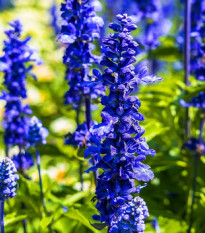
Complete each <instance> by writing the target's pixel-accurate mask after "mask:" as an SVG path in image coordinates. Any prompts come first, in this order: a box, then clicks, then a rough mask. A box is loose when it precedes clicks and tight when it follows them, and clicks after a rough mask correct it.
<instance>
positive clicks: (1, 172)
mask: <svg viewBox="0 0 205 233" xmlns="http://www.w3.org/2000/svg"><path fill="white" fill-rule="evenodd" d="M0 177H1V178H0V201H5V200H7V199H9V198H12V197H15V196H16V186H17V182H16V181H17V180H18V179H19V176H18V175H17V174H16V168H15V166H14V163H13V162H12V161H11V160H10V159H9V158H4V159H2V160H1V161H0Z"/></svg>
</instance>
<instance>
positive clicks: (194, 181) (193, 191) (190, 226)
mask: <svg viewBox="0 0 205 233" xmlns="http://www.w3.org/2000/svg"><path fill="white" fill-rule="evenodd" d="M204 123H205V119H204V118H202V119H201V122H200V133H199V145H200V144H202V143H203V129H204ZM200 157H201V154H200V153H198V152H196V155H195V157H194V178H193V185H192V199H191V200H192V202H191V211H190V224H189V229H188V231H187V232H188V233H191V228H192V225H193V214H194V203H195V193H196V185H197V180H196V179H197V174H198V166H199V161H200Z"/></svg>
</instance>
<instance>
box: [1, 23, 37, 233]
mask: <svg viewBox="0 0 205 233" xmlns="http://www.w3.org/2000/svg"><path fill="white" fill-rule="evenodd" d="M10 26H11V29H9V30H7V31H5V34H6V35H7V39H6V40H5V41H4V49H3V51H4V55H3V56H2V57H0V70H1V71H2V72H3V73H4V83H3V84H4V85H5V87H6V89H7V91H2V95H1V99H3V100H4V101H6V106H5V113H4V120H3V127H4V129H5V134H4V142H5V145H6V156H7V157H8V156H9V149H10V148H11V147H12V146H18V147H19V153H18V155H15V156H14V163H15V165H16V167H17V169H19V171H20V173H21V174H22V175H24V176H25V174H24V170H25V169H27V168H28V167H29V166H31V165H33V160H32V156H30V154H29V153H28V152H27V151H26V150H25V147H26V144H27V140H26V132H27V129H28V121H29V117H28V116H29V115H30V114H31V113H32V111H31V109H30V108H29V106H28V105H24V104H23V99H26V97H27V92H26V79H27V77H28V76H33V77H34V78H35V76H34V75H33V74H32V72H31V70H32V65H31V64H32V63H39V60H38V59H37V58H36V57H35V51H34V50H33V49H31V48H30V47H29V46H28V42H29V41H30V39H31V38H30V37H28V38H26V39H21V33H22V25H21V23H20V21H19V20H15V21H13V22H11V23H10ZM22 208H25V204H24V203H22ZM23 228H24V233H26V232H27V231H26V220H23Z"/></svg>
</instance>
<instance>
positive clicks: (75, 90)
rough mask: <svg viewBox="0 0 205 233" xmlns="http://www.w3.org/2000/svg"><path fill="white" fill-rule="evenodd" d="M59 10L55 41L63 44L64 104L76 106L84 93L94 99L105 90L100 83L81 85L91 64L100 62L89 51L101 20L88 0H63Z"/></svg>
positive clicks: (96, 37)
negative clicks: (66, 86) (65, 80)
mask: <svg viewBox="0 0 205 233" xmlns="http://www.w3.org/2000/svg"><path fill="white" fill-rule="evenodd" d="M61 11H62V18H63V20H64V23H63V25H62V29H61V34H60V36H59V38H58V41H60V42H61V43H63V44H65V46H66V51H65V55H64V58H63V61H64V64H66V65H67V71H66V79H67V80H68V84H69V86H70V89H69V91H68V92H67V93H66V95H65V103H66V104H73V106H74V107H75V108H77V107H78V106H79V105H80V104H81V103H82V100H83V97H84V96H86V95H88V96H90V98H91V99H96V98H98V97H99V96H102V95H103V94H104V91H105V89H104V87H103V86H102V85H100V86H99V85H98V86H95V87H93V88H89V87H87V86H84V85H82V83H83V82H87V81H91V80H92V77H91V76H90V75H89V67H90V66H91V65H92V63H99V59H100V58H99V57H98V56H96V55H93V54H92V53H91V52H92V50H93V49H94V45H93V44H92V42H93V41H94V40H95V39H98V38H99V37H100V27H102V26H103V24H104V23H103V20H102V18H101V17H99V16H97V15H96V12H95V10H94V7H93V6H91V5H90V4H89V3H88V0H86V1H80V0H66V1H65V3H62V5H61Z"/></svg>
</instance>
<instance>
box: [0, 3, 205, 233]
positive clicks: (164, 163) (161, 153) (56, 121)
mask: <svg viewBox="0 0 205 233" xmlns="http://www.w3.org/2000/svg"><path fill="white" fill-rule="evenodd" d="M0 1H2V0H0ZM53 3H54V1H53V0H16V1H13V6H11V7H8V8H6V9H4V10H1V11H0V56H2V55H3V52H2V49H3V40H4V39H6V36H5V35H4V31H5V30H6V29H8V28H9V25H8V23H9V22H10V21H12V20H14V19H19V20H20V21H21V23H22V24H23V33H22V38H25V37H27V36H31V37H32V40H31V41H30V42H29V44H30V45H31V46H32V47H34V48H35V49H36V50H37V51H38V55H39V57H40V58H41V59H42V60H43V64H42V65H40V66H35V67H34V73H35V74H36V76H37V78H38V80H37V81H36V80H34V79H33V78H32V77H28V79H27V92H28V98H27V100H26V102H27V103H29V105H30V107H31V109H32V111H33V115H36V116H37V117H38V118H39V119H40V120H42V122H43V125H44V126H45V127H46V128H47V129H48V130H49V132H50V134H49V136H48V139H47V144H46V145H44V146H42V147H41V148H40V154H41V158H42V174H43V186H44V193H45V200H46V204H47V209H48V212H49V213H48V214H47V215H46V214H45V213H44V212H43V207H42V204H41V199H40V189H39V185H38V173H37V168H36V166H34V167H32V168H31V169H30V170H28V171H27V172H26V173H27V175H28V177H30V179H25V178H24V177H23V176H21V177H20V181H19V188H18V195H17V196H16V197H15V198H14V199H11V200H9V201H7V202H6V219H5V228H6V233H14V232H15V233H22V232H23V227H22V220H23V219H25V218H26V219H27V227H28V233H44V232H45V233H46V232H56V233H91V232H94V233H98V232H102V233H105V232H107V230H106V229H104V230H102V231H100V230H96V229H95V228H93V227H92V225H91V223H94V221H93V220H92V215H94V214H97V212H96V210H95V203H93V202H92V201H91V199H92V198H93V197H94V196H95V194H94V192H95V185H94V181H93V175H92V174H87V173H83V179H84V191H81V183H80V175H79V172H80V171H79V170H80V164H83V170H86V169H87V168H88V166H89V164H88V161H87V160H84V159H83V153H82V152H80V153H79V151H78V150H76V149H74V148H72V147H71V146H65V145H64V136H65V135H66V134H67V133H72V132H74V130H75V129H76V113H75V111H74V110H73V108H72V106H65V105H64V98H63V97H64V94H65V92H66V91H67V90H68V88H69V87H68V85H67V82H66V81H65V79H64V76H65V66H64V65H63V62H62V57H63V54H64V48H63V46H62V45H60V44H59V43H58V42H57V41H56V40H57V36H56V35H55V33H54V30H53V28H52V26H51V21H52V15H51V13H50V9H51V7H52V5H53ZM102 3H103V6H104V9H103V12H102V13H101V15H104V14H105V12H106V11H107V8H106V4H105V2H103V1H102ZM57 4H58V5H59V6H60V1H58V2H57ZM173 24H174V25H173V28H177V26H176V24H177V20H176V19H173ZM140 30H143V29H142V28H140ZM175 33H176V32H175ZM174 36H175V35H174V33H173V35H172V36H169V37H166V36H165V37H163V38H161V39H160V40H161V46H160V47H159V48H158V49H157V50H156V51H154V52H153V54H152V56H153V58H154V59H159V60H161V61H163V62H165V63H166V66H165V67H164V68H163V69H162V70H161V71H160V72H159V75H161V76H162V77H163V78H164V81H163V82H162V83H160V84H154V85H153V86H150V85H148V86H142V87H141V88H140V90H139V92H138V96H139V98H140V100H141V102H142V106H141V108H140V109H141V112H142V113H143V114H144V116H145V119H146V120H145V122H143V123H142V125H143V126H144V127H145V129H146V133H145V137H146V139H147V140H148V144H149V146H150V147H151V148H154V149H155V150H156V152H157V155H156V156H155V157H154V158H152V157H151V156H150V157H148V158H147V160H146V163H147V164H149V165H150V166H151V167H152V170H153V171H154V173H155V178H154V179H153V181H151V182H150V183H149V184H148V185H147V187H146V188H144V189H143V190H142V191H141V194H140V195H141V196H142V197H143V198H144V199H145V201H146V202H147V205H148V208H149V212H150V217H149V218H148V220H147V224H146V231H145V232H146V233H155V232H157V233H159V232H160V233H185V232H186V231H187V229H188V223H189V213H190V208H191V207H190V206H191V196H192V178H193V163H194V159H193V155H192V154H191V153H190V152H187V151H186V150H185V149H184V148H183V143H184V123H185V118H184V116H185V110H184V109H183V108H182V107H181V106H180V104H179V101H180V99H181V98H184V96H185V95H184V93H185V91H187V93H188V95H189V96H193V95H194V94H195V93H196V92H198V91H199V90H200V88H201V89H203V90H204V87H203V86H200V85H198V83H196V82H195V81H194V88H192V89H191V88H187V87H185V85H184V84H183V75H184V74H183V72H182V71H176V70H174V69H173V63H174V62H175V61H178V60H181V59H182V57H181V54H180V52H179V51H177V48H176V45H175V42H174ZM98 47H99V46H98ZM98 47H97V51H96V53H100V50H99V48H98ZM170 48H171V50H170ZM172 51H173V53H172ZM142 59H144V57H142V56H139V57H138V60H142ZM0 78H1V79H0V80H1V83H3V74H2V73H1V74H0ZM193 80H194V79H193ZM193 80H192V81H193ZM4 89H5V88H4V86H3V84H2V85H1V90H4ZM4 104H5V103H4V102H3V101H0V120H1V121H2V120H3V115H4ZM101 109H102V106H101V105H100V104H98V105H97V109H96V110H95V111H93V118H94V120H96V121H97V122H100V121H101V117H100V111H101ZM84 114H85V113H84V109H83V110H82V111H81V114H80V121H81V122H83V120H84ZM197 114H198V112H197V111H196V110H194V109H191V110H190V115H191V121H192V135H193V137H197V136H198V134H199V130H198V129H199V127H198V125H199V119H198V118H197ZM3 135H4V131H3V128H2V127H1V130H0V136H1V137H0V156H2V157H3V156H5V145H4V143H3ZM31 152H32V153H33V152H34V151H31ZM15 153H17V149H16V148H13V149H12V150H11V152H10V155H12V154H15ZM204 166H205V158H204V157H201V160H200V163H199V169H198V177H197V192H196V201H195V205H194V216H193V219H194V224H193V231H192V233H204V232H205V223H204V214H205V188H204V187H205V173H204V170H203V169H204ZM22 201H23V202H24V203H25V206H26V208H25V209H23V208H22ZM154 219H157V222H158V224H159V228H160V230H158V231H157V230H156V228H154V227H153V224H152V223H153V220H154ZM48 226H49V227H48ZM50 226H51V228H52V230H51V229H50Z"/></svg>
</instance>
